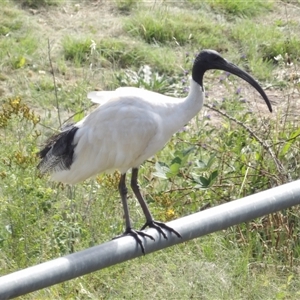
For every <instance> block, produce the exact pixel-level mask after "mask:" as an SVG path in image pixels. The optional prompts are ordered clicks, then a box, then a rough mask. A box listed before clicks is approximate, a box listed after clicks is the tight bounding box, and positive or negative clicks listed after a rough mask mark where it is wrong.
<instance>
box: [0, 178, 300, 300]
mask: <svg viewBox="0 0 300 300" xmlns="http://www.w3.org/2000/svg"><path fill="white" fill-rule="evenodd" d="M297 204H300V180H298V181H295V182H291V183H287V184H285V185H282V186H279V187H275V188H273V189H270V190H266V191H264V192H260V193H257V194H254V195H251V196H248V197H245V198H241V199H239V200H235V201H232V202H229V203H226V204H222V205H219V206H217V207H213V208H210V209H207V210H205V211H201V212H198V213H195V214H192V215H189V216H187V217H184V218H181V219H177V220H175V221H172V222H169V223H168V225H169V226H171V227H173V228H174V229H175V230H177V231H178V232H179V233H180V234H181V235H182V239H180V238H178V237H176V236H174V235H172V234H169V233H167V236H168V240H165V239H164V238H162V236H161V235H159V233H158V232H157V231H156V230H154V229H149V230H147V232H148V233H149V234H151V235H152V236H153V237H154V238H155V242H154V241H151V240H149V239H144V246H145V251H146V254H149V253H151V252H154V251H158V250H161V249H164V248H166V247H170V246H173V245H175V244H179V243H182V242H185V241H188V240H191V239H194V238H197V237H200V236H203V235H206V234H209V233H212V232H214V231H218V230H221V229H225V228H228V227H229V226H232V225H236V224H239V223H242V222H246V221H249V220H252V219H254V218H258V217H261V216H264V215H266V214H270V213H273V212H276V211H279V210H282V209H285V208H288V207H291V206H293V205H297ZM141 255H143V254H142V252H141V249H140V247H139V246H138V245H137V243H136V241H135V240H134V239H133V238H132V237H130V236H126V237H122V238H119V239H115V240H112V241H109V242H107V243H104V244H101V245H99V246H95V247H92V248H89V249H86V250H83V251H80V252H77V253H74V254H70V255H67V256H64V257H61V258H57V259H54V260H51V261H48V262H45V263H42V264H39V265H36V266H33V267H29V268H27V269H24V270H20V271H17V272H14V273H11V274H9V275H5V276H2V277H0V299H1V300H4V299H11V298H15V297H18V296H20V295H24V294H26V293H30V292H33V291H36V290H39V289H42V288H45V287H49V286H51V285H54V284H57V283H60V282H63V281H66V280H70V279H72V278H75V277H78V276H82V275H85V274H88V273H91V272H94V271H97V270H101V269H103V268H107V267H109V266H112V265H115V264H119V263H121V262H124V261H127V260H129V259H133V258H136V257H138V256H141Z"/></svg>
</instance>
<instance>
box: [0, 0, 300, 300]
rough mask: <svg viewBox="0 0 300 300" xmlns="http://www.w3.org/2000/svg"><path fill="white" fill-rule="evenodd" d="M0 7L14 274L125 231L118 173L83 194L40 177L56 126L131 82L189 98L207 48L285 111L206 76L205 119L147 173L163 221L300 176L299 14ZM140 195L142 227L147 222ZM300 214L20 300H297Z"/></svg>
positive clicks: (217, 5) (193, 4) (4, 210)
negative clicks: (93, 96) (195, 68)
mask: <svg viewBox="0 0 300 300" xmlns="http://www.w3.org/2000/svg"><path fill="white" fill-rule="evenodd" d="M285 2H288V1H285ZM0 3H1V5H2V9H1V12H0V61H1V62H0V102H1V108H0V136H1V141H2V145H5V146H4V147H1V152H0V155H1V159H0V177H1V184H0V203H1V205H0V249H1V252H0V266H1V268H0V270H1V271H0V272H1V275H4V274H8V273H11V272H13V271H16V270H19V269H22V268H25V267H28V266H31V265H35V264H38V263H40V262H44V261H47V260H49V259H52V258H56V257H59V256H62V255H65V254H68V253H73V252H75V251H79V250H82V249H85V248H87V247H90V246H93V245H97V244H100V243H103V242H105V241H107V240H110V239H111V238H112V237H113V236H115V235H117V234H119V233H121V232H122V231H123V226H124V222H123V211H122V207H121V203H120V199H119V195H118V192H117V185H118V179H119V174H118V173H114V174H111V175H103V174H102V175H99V176H98V177H97V178H96V179H95V180H93V179H91V180H87V181H85V182H84V183H82V184H78V185H76V186H74V187H69V186H64V185H57V184H55V183H52V182H49V181H48V178H47V177H43V178H41V177H40V176H39V174H38V173H37V171H36V165H37V163H38V159H37V157H36V153H37V152H38V149H39V148H40V147H41V145H42V144H43V142H44V141H45V140H46V138H47V137H48V136H50V135H51V134H52V133H53V132H56V130H57V129H58V127H59V122H58V119H59V118H58V115H59V116H60V118H61V120H62V122H65V121H66V120H69V122H70V121H71V122H72V121H78V120H79V119H81V118H82V117H83V116H84V115H85V114H86V113H87V112H88V111H89V110H90V103H89V102H88V100H87V99H86V94H87V92H88V91H90V90H94V89H99V90H102V89H108V90H110V89H114V88H116V87H118V86H125V85H132V86H139V87H143V88H147V89H151V90H155V91H157V92H161V93H165V94H169V95H176V96H185V95H186V93H187V89H188V82H189V81H188V80H189V75H190V69H191V66H192V63H193V59H194V54H195V53H197V52H198V51H199V49H201V48H214V49H216V50H218V51H220V52H222V54H223V55H224V57H226V58H228V59H229V60H231V61H233V62H234V63H236V64H238V65H239V66H241V67H243V68H244V69H246V70H247V71H248V72H250V73H251V74H252V75H253V76H254V77H255V78H257V79H259V80H260V82H261V84H262V85H263V86H264V87H265V89H266V93H267V94H268V95H270V99H271V100H273V101H274V102H273V106H274V113H273V114H272V115H270V114H269V113H268V112H267V111H266V108H265V105H264V104H262V102H261V101H262V100H261V99H260V97H259V96H257V94H256V92H254V91H253V90H252V88H250V87H249V86H248V85H246V84H244V83H243V82H242V81H241V80H238V79H237V78H235V77H234V76H228V74H224V73H223V72H207V73H206V76H205V80H204V84H205V89H206V94H207V99H206V103H205V107H204V108H203V110H202V111H201V112H200V113H199V115H198V116H197V117H196V118H195V119H194V120H193V121H192V122H190V123H189V124H187V125H186V127H185V128H183V129H182V131H180V132H178V133H176V134H175V135H174V136H173V138H172V139H171V141H170V142H169V143H168V144H167V145H166V146H165V148H164V149H163V150H162V151H160V152H159V153H158V154H157V155H156V156H155V157H154V158H151V159H149V160H148V161H147V162H145V164H143V166H142V167H141V171H140V175H141V176H140V178H141V180H140V181H141V182H140V184H141V187H142V190H143V191H147V193H146V192H145V197H146V200H147V202H148V204H149V206H150V209H151V211H152V212H153V215H154V216H155V218H157V219H159V220H162V221H168V220H172V219H175V218H179V217H181V216H185V215H188V214H192V213H194V212H197V211H199V210H200V209H202V208H204V207H206V206H215V205H218V204H221V203H225V202H228V201H232V200H234V199H237V198H240V197H243V196H246V195H250V194H253V193H256V192H258V191H261V190H265V189H268V188H271V187H273V186H277V185H280V184H283V183H285V182H287V181H289V180H296V179H297V178H299V174H300V167H299V147H300V145H299V133H300V132H299V124H298V117H299V115H298V111H299V103H298V102H299V101H298V96H297V92H298V90H299V74H298V73H299V71H298V65H299V59H298V57H299V37H298V34H297V32H298V31H297V30H298V27H299V20H300V18H299V16H300V11H299V10H297V5H298V4H297V3H296V2H294V3H293V4H292V6H290V5H291V4H290V3H287V4H285V3H284V2H280V3H278V2H261V1H250V2H249V1H248V2H247V1H220V0H218V1H217V0H216V1H205V2H204V1H185V2H178V3H176V5H175V4H174V3H173V4H172V5H170V2H168V1H165V2H164V3H162V4H161V5H159V6H158V5H157V4H156V3H155V2H153V3H149V2H146V1H132V0H130V1H115V2H111V3H110V4H109V5H108V4H107V3H106V2H105V3H104V2H101V3H102V4H101V5H100V4H97V2H95V1H85V2H83V3H81V4H80V5H79V6H76V7H75V6H74V5H75V4H74V3H73V2H70V1H64V0H61V1H59V2H57V1H45V0H44V1H42V0H41V1H37V2H33V1H25V0H24V1H23V2H22V3H23V5H25V6H22V7H23V8H21V6H20V7H18V6H16V4H21V3H20V2H18V3H16V2H15V3H13V2H9V1H4V0H0ZM54 3H55V4H57V5H56V6H55V5H52V4H54ZM103 3H104V4H103ZM32 5H34V7H33V6H32ZM35 5H36V6H35ZM60 5H63V7H64V9H62V6H60ZM24 7H25V8H24ZM28 7H31V8H34V9H37V10H39V9H40V10H41V11H43V18H42V19H45V20H51V16H53V15H55V20H57V22H59V20H64V23H63V24H64V26H63V27H62V26H58V27H56V25H62V24H52V23H51V22H43V20H41V18H40V16H39V15H35V14H32V13H31V12H30V11H29V10H28ZM99 10H100V11H99ZM68 12H71V13H68ZM99 14H101V16H103V18H101V19H100V20H99ZM104 16H105V17H104ZM48 18H49V19H48ZM107 18H111V19H109V20H110V23H109V24H110V25H111V26H108V25H107ZM95 20H98V21H97V22H99V23H97V22H95ZM40 22H43V23H42V26H41V25H40ZM80 24H84V26H82V25H80ZM57 28H63V30H60V29H59V30H58V29H57ZM103 28H105V30H102V29H103ZM74 32H76V33H78V34H76V38H74V35H73V34H69V33H74ZM48 38H49V40H50V49H51V51H50V53H49V49H48V45H47V43H48ZM49 54H50V57H51V62H52V64H50V62H49ZM279 55H281V56H282V58H277V59H274V57H277V56H279ZM291 63H292V64H291ZM53 75H54V78H55V85H54V81H53ZM55 90H56V93H55ZM129 197H130V201H129V205H130V211H131V218H132V220H133V221H134V226H135V227H136V228H138V227H139V226H141V225H142V223H143V221H144V220H143V218H142V217H141V211H140V210H139V208H138V205H137V203H136V200H135V198H134V197H133V195H132V194H130V195H129ZM298 218H299V208H298V207H294V208H291V209H288V210H285V211H281V212H278V213H275V214H272V215H269V216H265V217H263V218H259V219H255V220H252V221H251V222H248V223H244V224H240V225H239V226H235V227H232V228H228V229H227V230H224V231H222V232H217V233H214V234H211V235H209V236H205V237H203V238H201V239H197V240H193V241H191V242H188V243H184V244H181V245H177V246H175V247H172V248H169V249H165V250H164V251H160V252H157V253H154V254H151V255H146V256H145V257H142V258H139V259H136V260H133V261H130V262H126V263H124V264H120V265H116V266H113V267H111V268H109V269H105V270H102V271H99V272H95V273H93V274H89V275H86V276H83V277H80V278H77V279H74V280H71V281H69V282H65V283H62V284H59V285H56V286H53V287H51V288H48V289H44V290H41V291H37V292H34V293H33V294H30V295H26V296H23V297H21V299H33V298H34V299H53V298H55V299H129V298H134V299H135V298H139V299H144V298H149V297H150V298H155V299H174V297H176V298H178V299H179V298H180V299H191V298H198V299H298V298H299V290H300V284H299V280H298V273H299V255H300V244H299V242H298V235H299V225H298V222H297V220H298ZM124 283H125V284H124Z"/></svg>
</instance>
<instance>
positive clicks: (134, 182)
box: [131, 168, 181, 239]
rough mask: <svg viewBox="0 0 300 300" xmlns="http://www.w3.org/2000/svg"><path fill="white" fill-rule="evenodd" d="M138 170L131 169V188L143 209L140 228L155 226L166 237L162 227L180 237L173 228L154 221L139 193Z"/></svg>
mask: <svg viewBox="0 0 300 300" xmlns="http://www.w3.org/2000/svg"><path fill="white" fill-rule="evenodd" d="M138 172H139V170H138V169H137V168H134V169H132V175H131V188H132V190H133V192H134V194H135V196H136V198H137V199H138V201H139V203H140V205H141V208H142V210H143V213H144V215H145V217H146V223H145V225H144V226H143V227H142V228H141V230H143V229H145V228H146V227H147V226H149V227H152V228H155V229H156V230H157V231H158V232H159V233H161V234H162V236H163V237H164V238H165V239H167V236H166V234H165V233H164V232H163V230H162V228H164V229H166V230H168V231H170V232H173V233H174V234H176V235H177V236H178V237H180V238H181V235H180V234H179V233H178V232H177V231H176V230H175V229H173V228H171V227H169V226H167V225H166V224H165V223H162V222H157V221H154V219H153V217H152V215H151V212H150V210H149V208H148V206H147V203H146V202H145V200H144V198H143V196H142V195H141V192H140V187H139V184H138V179H137V178H138Z"/></svg>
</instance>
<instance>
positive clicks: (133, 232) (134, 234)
mask: <svg viewBox="0 0 300 300" xmlns="http://www.w3.org/2000/svg"><path fill="white" fill-rule="evenodd" d="M126 235H131V236H132V237H133V238H134V239H135V240H136V241H137V243H138V244H139V245H140V247H141V250H142V252H143V254H144V255H145V247H144V244H143V241H142V240H141V239H140V237H143V238H146V237H147V238H149V239H150V240H152V241H155V238H154V237H153V236H151V235H150V234H147V233H145V232H143V231H141V230H134V229H132V228H127V229H126V230H125V232H124V233H123V234H121V235H118V236H116V237H114V238H113V240H115V239H118V238H120V237H123V236H126Z"/></svg>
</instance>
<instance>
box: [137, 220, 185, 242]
mask: <svg viewBox="0 0 300 300" xmlns="http://www.w3.org/2000/svg"><path fill="white" fill-rule="evenodd" d="M147 226H149V227H152V228H155V229H156V230H157V231H158V232H159V233H160V234H161V235H162V236H163V237H164V238H165V239H166V240H167V239H168V237H167V235H166V234H165V233H164V232H163V230H162V228H163V229H165V230H167V231H170V232H173V233H174V234H175V235H177V236H178V237H179V238H182V236H181V235H180V233H179V232H177V231H176V230H175V229H173V228H172V227H169V226H168V225H166V224H165V223H163V222H158V221H154V220H151V221H147V222H146V223H145V225H144V226H143V227H142V228H141V230H144V229H145V228H146V227H147Z"/></svg>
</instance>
